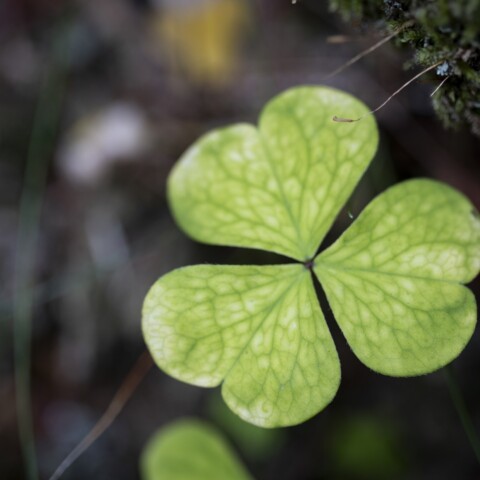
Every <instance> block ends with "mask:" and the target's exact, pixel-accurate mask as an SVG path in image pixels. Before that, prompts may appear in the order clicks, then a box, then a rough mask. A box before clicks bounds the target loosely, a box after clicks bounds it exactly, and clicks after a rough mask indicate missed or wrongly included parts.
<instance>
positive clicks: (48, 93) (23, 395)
mask: <svg viewBox="0 0 480 480" xmlns="http://www.w3.org/2000/svg"><path fill="white" fill-rule="evenodd" d="M57 40H59V41H61V40H62V39H57ZM59 41H57V42H55V44H54V46H57V45H58V44H59ZM63 86H64V81H63V61H62V60H61V59H60V58H59V55H58V52H55V53H54V54H53V55H52V59H51V62H50V63H49V65H48V66H47V68H46V70H45V75H44V78H43V81H42V85H41V87H40V93H39V98H38V103H37V107H36V110H35V117H34V121H33V128H32V134H31V138H30V143H29V147H28V154H27V161H26V166H25V174H24V184H23V190H22V194H21V198H20V207H19V224H18V233H17V254H16V259H15V278H14V307H13V308H14V314H13V319H14V327H13V334H14V356H15V390H16V403H17V423H18V433H19V438H20V444H21V449H22V454H23V459H24V465H25V475H26V478H27V479H29V480H37V479H38V468H37V459H36V452H35V439H34V432H33V415H32V402H31V391H30V381H31V378H30V377H31V372H30V363H31V355H30V350H31V336H32V334H31V330H32V318H33V310H34V298H33V294H32V292H33V289H32V288H30V287H31V286H32V284H33V283H34V280H35V259H36V245H37V239H38V230H39V223H40V216H41V210H42V203H43V197H44V191H45V184H46V179H47V171H48V164H49V160H50V157H51V154H52V150H53V145H54V141H55V131H56V128H57V125H58V120H59V115H60V105H61V99H62V97H63Z"/></svg>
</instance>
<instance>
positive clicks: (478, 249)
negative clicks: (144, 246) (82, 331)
mask: <svg viewBox="0 0 480 480" xmlns="http://www.w3.org/2000/svg"><path fill="white" fill-rule="evenodd" d="M338 112H348V114H349V116H351V117H361V116H362V115H364V114H366V113H367V112H368V109H367V108H366V107H365V105H363V104H362V103H361V102H359V101H358V100H356V99H355V98H354V97H352V96H350V95H348V94H346V93H343V92H340V91H338V90H333V89H330V88H325V87H301V88H295V89H292V90H289V91H287V92H285V93H283V94H281V95H279V96H278V97H276V98H275V99H273V100H272V101H271V102H270V103H269V104H268V105H267V106H266V108H265V109H264V111H263V113H262V115H261V117H260V122H259V127H258V128H255V127H253V126H251V125H248V124H239V125H234V126H232V127H228V128H225V129H220V130H216V131H214V132H212V133H210V134H208V135H206V136H204V137H202V138H201V139H200V140H198V141H197V142H196V143H195V144H194V145H193V146H192V147H191V148H190V149H189V150H188V151H187V152H186V153H185V155H184V156H183V157H182V159H181V160H180V161H179V163H178V164H177V166H176V167H175V168H174V170H173V172H172V173H171V175H170V178H169V181H168V196H169V200H170V205H171V207H172V210H173V213H174V216H175V218H176V220H177V222H178V224H179V225H180V227H182V228H183V229H184V230H185V231H186V232H187V233H188V234H189V235H190V236H191V237H193V238H194V239H196V240H198V241H201V242H205V243H211V244H216V245H230V246H242V247H250V248H258V249H264V250H268V251H272V252H276V253H279V254H282V255H285V256H287V257H290V258H292V259H294V260H297V261H298V262H300V263H294V264H288V265H274V266H228V265H224V266H223V265H199V266H191V267H186V268H180V269H178V270H175V271H173V272H171V273H169V274H167V275H165V276H163V277H162V278H160V279H159V280H158V281H157V282H156V283H155V284H154V285H153V287H152V288H151V290H150V292H149V293H148V294H147V296H146V299H145V304H144V309H143V331H144V336H145V340H146V343H147V345H148V347H149V349H150V352H151V353H152V356H153V358H154V359H155V361H156V363H157V364H158V365H159V367H160V368H162V369H163V370H164V371H165V372H167V373H168V374H169V375H171V376H173V377H175V378H177V379H180V380H182V381H185V382H188V383H191V384H194V385H199V386H203V387H214V386H217V385H219V384H221V383H222V382H223V384H222V395H223V398H224V400H225V401H226V403H227V404H228V405H229V407H230V408H231V409H232V410H233V411H234V412H235V413H237V414H238V415H239V416H240V417H241V418H243V419H244V420H246V421H248V422H251V423H254V424H256V425H259V426H263V427H278V426H287V425H295V424H298V423H301V422H303V421H305V420H306V419H308V418H310V417H312V416H313V415H315V414H317V413H318V412H319V411H320V410H322V409H323V408H325V407H326V406H327V405H328V404H329V403H330V402H331V400H332V399H333V397H334V396H335V394H336V392H337V389H338V386H339V383H340V363H339V359H338V356H337V352H336V349H335V345H334V343H333V340H332V338H331V335H330V333H329V330H328V327H327V324H326V322H325V319H324V316H323V314H322V311H321V309H320V306H319V303H318V299H317V296H316V293H315V290H314V285H313V278H312V273H313V274H315V275H316V276H317V278H318V279H319V281H320V283H321V285H322V287H323V289H324V290H325V292H326V295H327V299H328V301H329V304H330V306H331V308H332V310H333V313H334V316H335V318H336V320H337V322H338V323H339V325H340V328H341V330H342V332H343V334H344V335H345V338H346V339H347V342H348V343H349V345H350V347H351V348H352V350H353V351H354V352H355V354H356V355H357V356H358V358H359V359H360V360H361V361H362V362H363V363H364V364H365V365H367V366H368V367H370V368H371V369H372V370H374V371H376V372H379V373H383V374H386V375H392V376H410V375H420V374H425V373H429V372H432V371H434V370H436V369H438V368H440V367H442V366H444V365H445V364H447V363H448V362H450V361H452V360H453V359H454V358H456V357H457V356H458V355H459V354H460V352H461V351H462V350H463V348H464V347H465V345H466V343H467V342H468V340H469V339H470V337H471V335H472V333H473V330H474V327H475V323H476V305H475V298H474V296H473V294H472V293H471V291H470V290H469V289H467V288H466V287H464V286H463V285H462V284H463V283H467V282H469V281H470V280H472V279H473V278H474V277H475V276H476V274H477V273H478V271H479V270H480V221H479V219H478V217H477V216H476V214H475V212H474V209H473V207H472V205H471V203H470V202H469V201H468V200H467V199H466V198H465V197H464V196H463V195H461V194H460V193H459V192H457V191H455V190H453V189H452V188H450V187H448V186H447V185H444V184H442V183H439V182H436V181H431V180H425V179H420V180H411V181H407V182H403V183H400V184H398V185H396V186H394V187H392V188H390V189H388V190H387V191H386V192H384V193H383V194H381V195H379V196H378V197H377V198H376V199H374V200H373V201H372V202H371V203H370V205H368V206H367V208H365V210H364V211H363V212H362V213H361V215H360V216H359V217H358V218H357V219H356V220H355V222H354V223H353V224H352V225H351V226H350V227H349V228H348V229H347V230H346V232H345V233H344V234H343V235H342V236H341V237H340V238H339V239H338V240H337V241H336V242H335V243H334V244H333V245H332V246H331V247H329V248H327V249H326V250H325V251H323V252H321V253H320V254H319V255H317V256H315V255H316V252H317V249H318V248H319V245H320V243H321V241H322V240H323V238H324V236H325V234H326V233H327V232H328V230H329V229H330V227H331V225H332V223H333V221H334V220H335V218H336V216H337V215H338V213H339V211H340V209H341V208H342V206H343V205H344V204H345V202H346V201H347V199H348V198H349V196H350V195H351V193H352V191H353V189H354V188H355V186H356V184H357V183H358V181H359V180H360V177H361V176H362V174H363V173H364V171H365V169H366V168H367V167H368V165H369V164H370V162H371V160H372V158H373V156H374V154H375V151H376V148H377V143H378V133H377V128H376V125H375V121H374V118H373V117H372V116H367V117H365V118H364V120H362V121H361V122H356V123H336V122H333V121H332V116H333V115H334V114H335V113H338Z"/></svg>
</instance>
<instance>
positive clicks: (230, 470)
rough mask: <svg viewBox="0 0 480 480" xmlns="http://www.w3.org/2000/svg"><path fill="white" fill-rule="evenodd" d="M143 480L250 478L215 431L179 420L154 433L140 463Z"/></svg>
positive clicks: (201, 424) (241, 479) (192, 422)
mask: <svg viewBox="0 0 480 480" xmlns="http://www.w3.org/2000/svg"><path fill="white" fill-rule="evenodd" d="M140 469H141V472H142V479H143V480H225V479H231V480H249V479H251V478H252V477H251V476H250V475H249V474H248V472H247V471H246V470H245V468H244V467H243V465H242V464H241V463H240V461H239V460H238V459H237V457H236V455H235V454H234V452H233V451H232V450H231V449H230V446H229V445H228V444H227V442H226V441H225V440H224V438H223V436H221V435H220V434H219V433H218V432H217V431H216V430H215V429H214V428H212V427H210V426H209V425H208V424H206V423H204V422H200V421H198V420H187V419H185V420H180V421H177V422H175V423H173V424H171V425H169V426H167V427H165V428H163V429H161V430H160V431H159V432H158V433H156V434H155V435H154V436H153V438H152V439H151V440H150V441H149V442H148V444H147V446H146V447H145V449H144V451H143V452H142V456H141V459H140Z"/></svg>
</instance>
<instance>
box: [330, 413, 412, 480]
mask: <svg viewBox="0 0 480 480" xmlns="http://www.w3.org/2000/svg"><path fill="white" fill-rule="evenodd" d="M402 447H403V446H402V445H401V442H400V438H399V434H398V433H397V431H396V430H395V429H394V428H393V427H392V426H391V425H390V424H389V423H388V422H385V421H383V420H382V419H380V418H377V417H375V416H371V415H353V416H348V417H346V418H344V419H343V420H341V421H340V422H338V423H336V424H335V430H334V431H333V432H332V436H331V442H330V444H329V446H328V460H327V461H328V462H329V463H330V464H331V469H332V477H333V478H335V479H342V480H345V479H346V478H348V479H355V480H384V479H387V478H388V479H390V480H391V479H394V478H402V477H400V474H402V473H403V472H404V471H405V466H406V458H405V457H406V454H405V453H404V449H403V448H402Z"/></svg>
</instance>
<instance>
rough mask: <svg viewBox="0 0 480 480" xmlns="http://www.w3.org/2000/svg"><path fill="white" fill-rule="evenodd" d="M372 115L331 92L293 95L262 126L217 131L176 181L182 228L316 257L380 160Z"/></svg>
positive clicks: (199, 236)
mask: <svg viewBox="0 0 480 480" xmlns="http://www.w3.org/2000/svg"><path fill="white" fill-rule="evenodd" d="M367 111H368V109H367V107H366V106H365V105H363V104H362V103H361V102H360V101H358V100H357V99H355V98H354V97H352V96H350V95H348V94H346V93H343V92H340V91H338V90H334V89H331V88H327V87H300V88H295V89H291V90H289V91H287V92H285V93H283V94H281V95H279V96H278V97H276V98H274V99H273V100H272V101H271V102H269V103H268V104H267V106H266V108H265V109H264V110H263V113H262V115H261V117H260V122H259V128H258V129H257V128H255V127H254V126H251V125H247V124H239V125H234V126H232V127H229V128H225V129H220V130H216V131H214V132H212V133H209V134H207V135H206V136H204V137H202V138H201V139H199V140H198V141H197V142H196V143H195V144H194V145H193V146H192V147H191V148H190V149H189V150H188V151H187V152H186V153H185V154H184V155H183V157H182V158H181V159H180V161H179V162H178V163H177V165H176V166H175V168H174V170H173V172H172V174H171V175H170V177H169V182H168V196H169V201H170V205H171V208H172V211H173V213H174V216H175V218H176V220H177V222H178V223H179V225H180V226H181V227H182V228H183V229H184V230H185V231H186V232H187V233H188V234H189V235H190V236H192V237H193V238H195V239H196V240H199V241H202V242H205V243H211V244H217V245H231V246H244V247H251V248H260V249H264V250H269V251H273V252H277V253H280V254H283V255H286V256H288V257H291V258H294V259H296V260H300V261H304V260H307V259H310V258H311V257H312V256H313V255H314V254H315V252H316V250H317V248H318V246H319V244H320V242H321V240H322V239H323V237H324V236H325V234H326V232H327V231H328V229H329V227H330V226H331V224H332V222H333V221H334V219H335V217H336V215H337V214H338V212H339V210H340V209H341V207H342V206H343V204H344V203H345V201H346V200H347V199H348V197H349V196H350V194H351V192H352V191H353V189H354V187H355V185H356V184H357V182H358V180H359V179H360V177H361V175H362V174H363V172H364V171H365V169H366V168H367V166H368V165H369V163H370V161H371V160H372V158H373V155H374V153H375V150H376V148H377V143H378V133H377V129H376V125H375V121H374V119H373V117H366V118H365V119H364V120H362V121H361V122H356V123H336V122H333V121H332V117H333V116H334V115H335V114H338V112H348V114H349V115H350V116H352V117H356V116H361V115H363V114H365V113H366V112H367Z"/></svg>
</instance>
